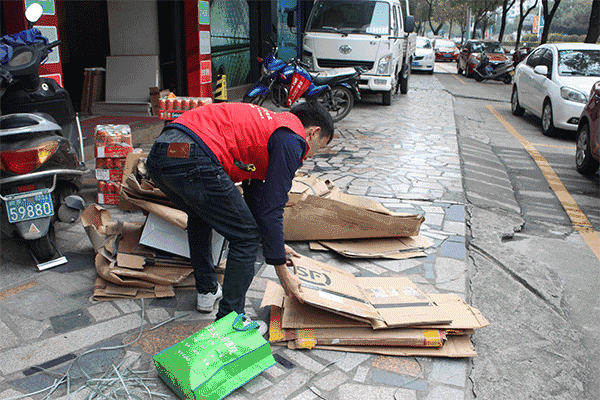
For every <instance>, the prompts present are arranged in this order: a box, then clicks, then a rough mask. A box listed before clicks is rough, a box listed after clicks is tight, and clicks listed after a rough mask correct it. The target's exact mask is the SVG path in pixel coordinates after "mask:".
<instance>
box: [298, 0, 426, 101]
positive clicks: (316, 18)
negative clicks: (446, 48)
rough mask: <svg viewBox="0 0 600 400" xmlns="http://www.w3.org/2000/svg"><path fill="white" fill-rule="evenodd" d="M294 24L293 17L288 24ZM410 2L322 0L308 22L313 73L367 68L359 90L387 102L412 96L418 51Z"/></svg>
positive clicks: (305, 54)
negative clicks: (410, 87)
mask: <svg viewBox="0 0 600 400" xmlns="http://www.w3.org/2000/svg"><path fill="white" fill-rule="evenodd" d="M290 20H293V18H290V19H289V20H288V21H290ZM414 27H415V21H414V17H413V16H411V15H409V7H408V0H402V1H401V0H316V1H315V2H314V5H313V8H312V11H311V13H310V16H309V18H308V20H307V23H306V29H305V33H304V42H303V51H302V61H303V62H304V63H305V64H307V65H308V66H309V67H310V69H311V70H312V71H315V72H319V71H323V70H325V69H329V68H340V67H354V66H361V67H363V69H366V70H367V71H366V72H364V73H362V74H361V79H360V83H359V88H360V90H361V91H364V92H381V93H382V95H383V104H385V105H390V104H391V103H392V95H393V94H395V93H397V92H398V89H400V92H401V93H402V94H406V93H407V92H408V79H409V77H410V70H411V64H412V60H413V57H414V54H415V50H416V37H417V34H416V33H415V32H414Z"/></svg>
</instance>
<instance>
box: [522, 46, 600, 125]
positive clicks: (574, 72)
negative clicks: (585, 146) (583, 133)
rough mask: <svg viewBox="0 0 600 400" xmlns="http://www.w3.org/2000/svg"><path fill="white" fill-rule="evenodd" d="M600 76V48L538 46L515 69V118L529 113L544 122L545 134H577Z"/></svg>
mask: <svg viewBox="0 0 600 400" xmlns="http://www.w3.org/2000/svg"><path fill="white" fill-rule="evenodd" d="M599 77H600V45H598V44H587V43H554V44H543V45H541V46H539V47H537V48H536V49H535V50H534V51H533V52H532V53H531V54H529V56H528V57H527V58H526V59H525V61H524V62H521V63H519V65H517V68H516V70H515V77H514V85H513V91H512V96H511V110H512V113H513V114H514V115H519V116H520V115H523V113H524V112H525V110H527V111H529V112H530V113H532V114H534V115H536V116H538V117H540V118H541V119H542V132H543V134H544V135H546V136H552V135H554V134H556V131H557V129H565V130H569V131H576V130H577V124H578V123H579V117H580V116H581V112H582V111H583V108H584V107H585V105H586V103H587V101H588V96H589V94H590V90H591V89H592V86H593V85H594V83H595V82H597V81H598V78H599Z"/></svg>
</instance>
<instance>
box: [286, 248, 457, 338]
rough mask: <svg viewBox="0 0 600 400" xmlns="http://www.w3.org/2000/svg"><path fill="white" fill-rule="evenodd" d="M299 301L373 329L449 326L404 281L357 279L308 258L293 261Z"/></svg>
mask: <svg viewBox="0 0 600 400" xmlns="http://www.w3.org/2000/svg"><path fill="white" fill-rule="evenodd" d="M292 262H293V263H294V265H295V267H296V268H297V270H298V277H299V278H300V280H301V283H302V290H303V293H302V299H303V300H304V301H305V302H306V303H307V304H310V305H313V306H315V307H318V308H323V309H326V310H328V311H330V312H333V313H336V314H340V315H343V316H345V317H348V318H352V319H357V320H359V321H362V322H367V321H368V322H370V323H371V324H372V326H373V327H374V328H376V329H380V328H392V327H401V326H416V325H424V324H441V323H449V322H450V321H451V320H450V319H449V316H447V315H445V314H444V312H443V310H441V309H440V308H439V307H438V306H437V305H436V304H435V303H434V302H433V301H432V300H431V299H429V297H428V296H427V295H426V294H425V293H423V292H422V291H421V290H419V288H417V286H416V285H415V284H413V283H412V282H411V281H410V280H409V279H407V278H401V277H377V278H356V277H355V276H354V275H352V274H350V273H348V272H345V271H342V270H340V269H338V268H334V267H332V266H330V265H327V264H325V263H322V262H320V261H316V260H313V259H311V258H309V257H293V258H292Z"/></svg>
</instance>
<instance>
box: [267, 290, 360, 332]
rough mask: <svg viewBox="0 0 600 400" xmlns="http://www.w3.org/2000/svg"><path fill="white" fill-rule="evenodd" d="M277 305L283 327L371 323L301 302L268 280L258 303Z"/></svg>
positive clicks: (322, 326) (318, 326) (346, 325)
mask: <svg viewBox="0 0 600 400" xmlns="http://www.w3.org/2000/svg"><path fill="white" fill-rule="evenodd" d="M268 306H271V307H278V308H279V309H282V311H281V313H282V315H281V317H280V321H279V325H280V327H281V328H283V329H302V328H344V327H370V326H371V324H369V323H366V322H360V321H356V320H354V319H351V318H346V317H343V316H341V315H338V314H333V313H331V312H329V311H326V310H323V309H320V308H317V307H313V306H311V305H309V304H306V303H305V304H301V303H300V302H299V301H298V300H296V299H294V298H291V297H288V296H286V295H285V292H284V290H283V288H282V287H281V286H280V285H279V284H277V283H275V282H273V281H271V280H269V281H267V287H266V288H265V293H264V295H263V300H262V303H261V305H260V307H261V308H264V307H268Z"/></svg>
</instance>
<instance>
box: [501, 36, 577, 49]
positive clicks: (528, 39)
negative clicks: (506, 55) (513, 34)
mask: <svg viewBox="0 0 600 400" xmlns="http://www.w3.org/2000/svg"><path fill="white" fill-rule="evenodd" d="M585 36H586V35H562V34H560V33H551V34H550V35H548V43H561V42H569V43H583V41H584V40H585ZM520 43H521V44H523V43H527V45H528V46H529V47H536V46H539V44H540V42H539V41H538V38H537V35H536V34H526V35H523V36H521V42H520ZM502 44H504V45H506V46H514V45H515V42H502Z"/></svg>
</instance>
